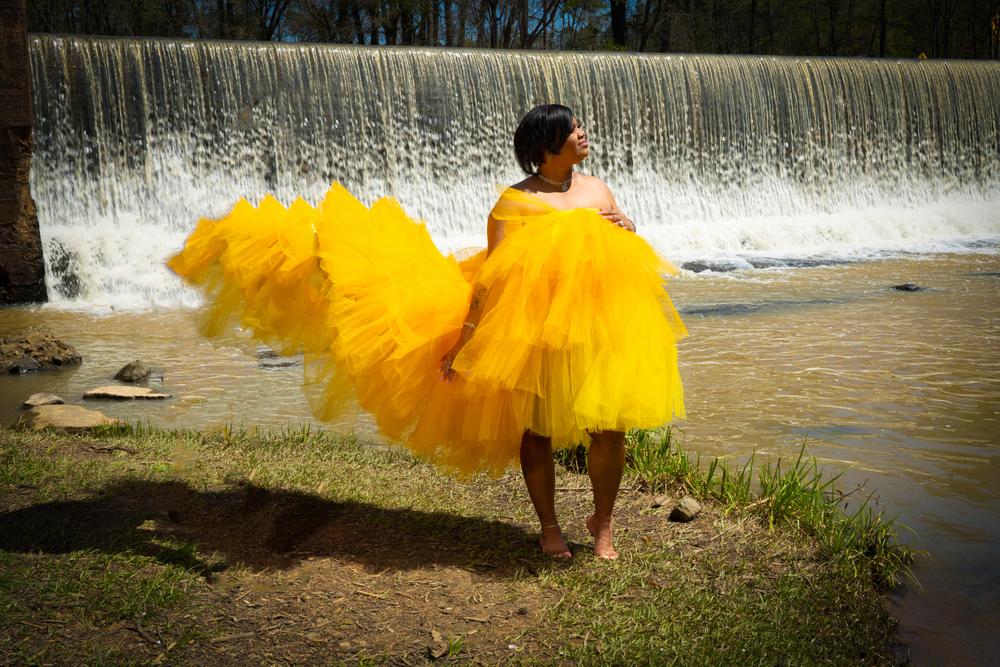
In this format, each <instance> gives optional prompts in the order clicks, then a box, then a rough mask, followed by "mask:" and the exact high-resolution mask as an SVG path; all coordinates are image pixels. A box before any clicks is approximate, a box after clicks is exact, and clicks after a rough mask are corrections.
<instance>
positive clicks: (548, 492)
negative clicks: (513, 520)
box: [521, 431, 573, 558]
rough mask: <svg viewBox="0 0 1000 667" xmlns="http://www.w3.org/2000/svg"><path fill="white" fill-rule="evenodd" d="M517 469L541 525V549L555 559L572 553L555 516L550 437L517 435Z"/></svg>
mask: <svg viewBox="0 0 1000 667" xmlns="http://www.w3.org/2000/svg"><path fill="white" fill-rule="evenodd" d="M521 472H522V473H523V474H524V484H525V486H527V487H528V495H529V496H531V504H533V505H534V506H535V512H536V513H537V514H538V521H539V523H541V524H542V539H541V543H540V544H541V547H542V552H543V553H545V554H547V555H549V556H556V557H558V558H569V557H570V556H572V555H573V554H572V553H571V552H570V550H569V548H568V547H567V546H566V540H564V539H563V536H562V531H561V530H559V520H558V519H557V518H556V469H555V461H553V460H552V439H551V438H546V437H544V436H541V435H536V434H534V433H530V432H527V431H526V432H525V433H524V435H523V436H522V437H521Z"/></svg>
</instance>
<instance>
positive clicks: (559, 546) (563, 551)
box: [538, 526, 573, 559]
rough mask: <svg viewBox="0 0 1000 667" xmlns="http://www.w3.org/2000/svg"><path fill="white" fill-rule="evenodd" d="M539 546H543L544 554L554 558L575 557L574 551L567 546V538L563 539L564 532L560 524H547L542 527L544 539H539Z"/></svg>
mask: <svg viewBox="0 0 1000 667" xmlns="http://www.w3.org/2000/svg"><path fill="white" fill-rule="evenodd" d="M538 546H539V547H541V549H542V553H543V554H545V555H546V556H551V557H552V558H559V559H565V558H572V557H573V552H572V551H570V550H569V547H568V546H566V540H565V539H563V534H562V531H561V530H559V526H545V527H544V528H542V539H540V540H538Z"/></svg>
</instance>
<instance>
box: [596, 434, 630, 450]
mask: <svg viewBox="0 0 1000 667" xmlns="http://www.w3.org/2000/svg"><path fill="white" fill-rule="evenodd" d="M590 444H591V446H592V447H593V446H595V445H596V446H598V447H602V448H606V449H609V450H612V451H615V450H619V449H624V448H625V433H624V432H623V431H596V432H593V433H591V434H590Z"/></svg>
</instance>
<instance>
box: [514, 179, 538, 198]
mask: <svg viewBox="0 0 1000 667" xmlns="http://www.w3.org/2000/svg"><path fill="white" fill-rule="evenodd" d="M510 187H511V188H512V189H514V190H520V191H521V192H527V193H530V194H534V193H535V192H536V190H535V189H534V188H533V187H531V176H528V177H527V178H525V179H524V180H521V181H518V182H517V183H515V184H514V185H512V186H510Z"/></svg>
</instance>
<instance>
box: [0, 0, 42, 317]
mask: <svg viewBox="0 0 1000 667" xmlns="http://www.w3.org/2000/svg"><path fill="white" fill-rule="evenodd" d="M26 29H27V20H26V17H25V8H24V0H0V304H13V303H29V302H37V301H45V298H46V296H45V264H44V260H43V259H42V244H41V239H40V238H39V235H38V217H37V216H36V215H35V202H34V201H33V200H32V198H31V191H30V189H29V187H28V174H29V173H30V171H31V147H32V140H31V127H32V124H33V119H32V115H31V70H30V65H29V62H28V43H27V34H26Z"/></svg>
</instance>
